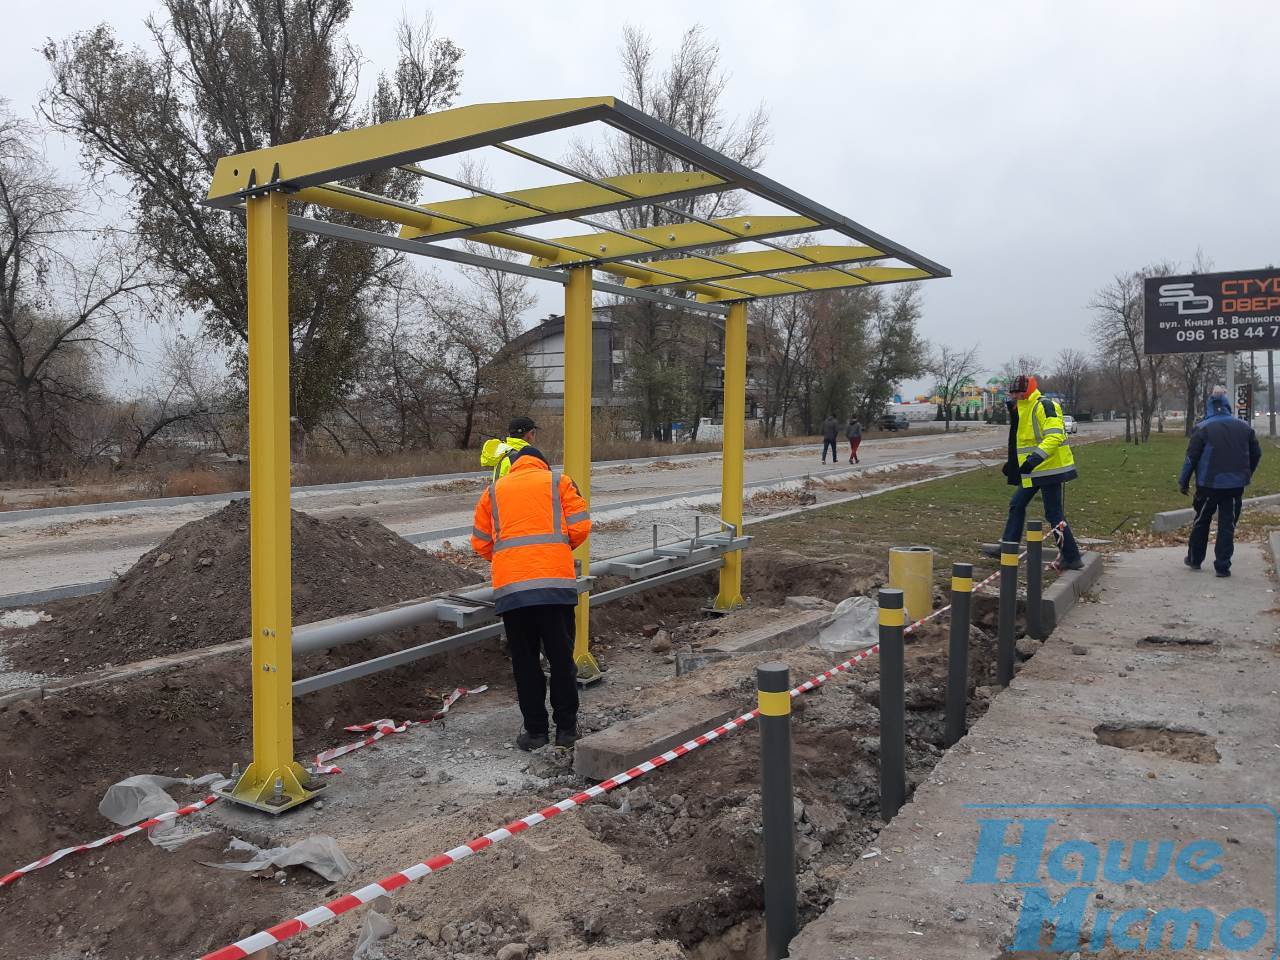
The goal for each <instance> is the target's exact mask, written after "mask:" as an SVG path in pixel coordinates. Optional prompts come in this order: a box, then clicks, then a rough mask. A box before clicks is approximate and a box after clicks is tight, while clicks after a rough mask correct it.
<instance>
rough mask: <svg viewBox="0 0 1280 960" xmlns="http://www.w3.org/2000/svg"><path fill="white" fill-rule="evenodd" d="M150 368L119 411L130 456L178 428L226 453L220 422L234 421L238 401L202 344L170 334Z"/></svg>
mask: <svg viewBox="0 0 1280 960" xmlns="http://www.w3.org/2000/svg"><path fill="white" fill-rule="evenodd" d="M154 366H155V371H156V375H155V377H154V378H153V379H152V381H151V382H150V383H149V384H147V385H146V387H145V388H144V390H143V392H142V395H141V396H140V397H138V398H137V399H135V400H134V401H133V402H131V403H129V404H127V405H126V407H125V409H124V412H123V417H122V420H123V423H122V431H123V433H124V434H125V435H126V436H127V438H128V442H129V443H131V444H132V452H131V456H132V457H133V459H135V460H136V459H138V458H139V457H140V456H142V454H143V453H144V452H145V450H146V449H147V447H148V446H149V445H150V444H151V443H152V442H153V441H155V440H157V439H161V438H163V437H165V436H166V435H167V434H170V433H172V432H173V431H172V429H171V428H174V427H178V426H182V427H184V428H185V429H186V431H187V432H188V436H189V437H193V438H195V439H198V440H200V441H203V442H208V441H213V442H215V443H217V445H218V446H219V447H220V448H221V449H222V452H223V453H228V454H229V453H231V446H230V443H229V439H228V432H229V431H228V429H227V426H228V425H227V424H226V423H225V421H226V420H227V418H229V417H230V418H232V419H240V418H241V417H242V416H243V414H244V405H243V403H242V402H241V398H240V397H239V396H237V394H238V393H239V391H237V390H236V389H235V388H234V386H233V385H232V384H231V383H229V382H228V378H227V377H226V376H220V375H218V373H217V372H216V371H215V369H214V366H213V363H211V362H210V358H209V355H208V347H207V345H206V344H203V343H201V342H199V341H197V340H195V339H193V338H191V337H188V336H185V335H183V334H179V335H177V336H174V337H170V338H168V339H166V340H165V341H164V343H163V344H162V345H161V349H160V357H159V359H158V361H157V362H156V363H155V365H154Z"/></svg>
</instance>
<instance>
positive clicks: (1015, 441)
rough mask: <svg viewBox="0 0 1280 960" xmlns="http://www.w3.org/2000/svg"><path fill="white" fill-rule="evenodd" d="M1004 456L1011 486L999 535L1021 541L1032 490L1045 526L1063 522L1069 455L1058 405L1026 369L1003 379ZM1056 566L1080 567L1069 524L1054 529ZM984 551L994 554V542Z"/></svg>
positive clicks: (1071, 465)
mask: <svg viewBox="0 0 1280 960" xmlns="http://www.w3.org/2000/svg"><path fill="white" fill-rule="evenodd" d="M1009 395H1010V397H1012V398H1013V399H1011V400H1010V401H1008V403H1007V406H1008V408H1009V456H1008V459H1007V460H1006V462H1005V465H1004V468H1003V471H1004V475H1005V479H1006V480H1007V481H1008V482H1009V484H1010V485H1012V486H1015V487H1017V488H1018V489H1017V490H1016V491H1015V492H1014V494H1013V497H1012V499H1010V501H1009V518H1008V520H1007V521H1006V522H1005V525H1004V534H1003V535H1002V536H1001V539H1002V540H1006V541H1009V542H1010V543H1021V542H1022V532H1023V530H1025V529H1026V526H1027V506H1028V505H1029V504H1030V503H1031V500H1032V499H1033V498H1034V497H1035V495H1036V494H1037V493H1039V494H1040V499H1041V501H1042V502H1043V504H1044V517H1045V520H1047V521H1048V522H1049V526H1050V527H1051V528H1054V529H1057V528H1058V526H1059V524H1065V522H1066V519H1067V517H1066V507H1065V503H1064V497H1063V489H1062V487H1063V484H1065V483H1067V482H1068V481H1070V480H1074V479H1075V478H1076V477H1077V476H1078V474H1077V473H1076V463H1075V457H1074V456H1073V455H1072V453H1071V447H1070V446H1068V444H1067V430H1066V427H1065V426H1064V425H1063V423H1062V407H1061V406H1059V405H1058V404H1057V403H1056V402H1054V401H1053V400H1050V399H1049V398H1048V397H1044V396H1041V394H1040V387H1039V385H1038V384H1037V383H1036V378H1035V377H1033V376H1030V375H1027V374H1020V375H1019V376H1016V377H1014V378H1013V379H1012V380H1011V381H1010V383H1009ZM1059 536H1060V542H1059V552H1058V561H1057V562H1058V565H1059V569H1064V570H1080V569H1082V568H1083V567H1084V562H1083V561H1082V560H1081V558H1080V547H1079V546H1078V545H1077V544H1076V538H1075V537H1074V536H1072V534H1071V528H1070V527H1068V526H1063V527H1062V529H1061V533H1060V535H1059ZM982 552H983V553H984V554H986V555H987V556H992V557H995V556H999V555H1000V546H999V544H994V545H993V544H987V545H984V546H983V548H982Z"/></svg>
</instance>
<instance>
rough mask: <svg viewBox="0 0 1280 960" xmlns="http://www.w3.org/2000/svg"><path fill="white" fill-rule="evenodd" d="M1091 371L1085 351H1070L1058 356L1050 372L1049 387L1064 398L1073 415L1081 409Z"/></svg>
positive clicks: (1047, 380) (1047, 381)
mask: <svg viewBox="0 0 1280 960" xmlns="http://www.w3.org/2000/svg"><path fill="white" fill-rule="evenodd" d="M1090 369H1091V366H1090V363H1089V358H1088V356H1086V355H1085V353H1084V352H1083V351H1080V350H1070V349H1068V350H1063V351H1061V352H1059V353H1058V354H1057V355H1056V357H1055V358H1054V364H1053V369H1052V370H1050V371H1048V374H1049V375H1048V377H1047V379H1046V383H1047V385H1048V386H1049V387H1050V388H1051V389H1052V390H1053V392H1054V393H1057V394H1059V395H1060V396H1061V397H1062V399H1063V400H1064V401H1065V403H1066V408H1067V409H1068V410H1070V411H1071V412H1072V413H1075V412H1077V411H1078V409H1079V407H1080V401H1081V398H1082V396H1083V395H1084V388H1085V383H1086V382H1087V380H1088V377H1089V371H1090Z"/></svg>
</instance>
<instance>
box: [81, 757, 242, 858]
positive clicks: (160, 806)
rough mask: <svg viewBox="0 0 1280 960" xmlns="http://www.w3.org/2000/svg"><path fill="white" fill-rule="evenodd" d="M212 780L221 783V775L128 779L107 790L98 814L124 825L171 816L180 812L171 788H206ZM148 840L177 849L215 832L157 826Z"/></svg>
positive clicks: (175, 825)
mask: <svg viewBox="0 0 1280 960" xmlns="http://www.w3.org/2000/svg"><path fill="white" fill-rule="evenodd" d="M210 778H213V779H215V780H221V779H222V778H221V775H220V774H216V773H215V774H209V775H208V776H205V777H201V778H200V780H198V781H193V780H191V779H190V778H185V777H166V776H162V775H159V774H151V773H143V774H139V775H137V776H133V777H126V778H125V779H123V780H121V781H120V782H119V783H113V784H112V785H111V786H109V787H107V792H106V793H105V794H103V796H102V800H101V801H100V802H99V803H98V812H99V813H100V814H102V815H103V816H104V817H106V818H107V819H108V820H110V821H111V822H112V823H118V824H120V825H121V826H127V825H129V824H134V823H137V822H138V821H139V820H150V819H151V818H152V817H155V816H159V815H160V814H162V813H172V812H173V811H174V810H177V809H178V801H176V800H174V799H173V797H171V796H169V792H168V788H169V787H172V786H173V785H174V784H178V783H181V784H185V785H187V786H191V785H193V784H198V785H203V784H204V782H207V781H210ZM146 832H147V839H148V840H150V841H151V842H152V843H153V844H155V845H156V846H157V847H162V848H163V849H165V850H174V849H176V848H178V847H180V846H182V845H183V844H184V843H188V842H190V841H192V840H195V839H196V838H197V837H204V836H208V835H209V834H210V833H212V832H213V831H212V830H202V829H200V828H198V827H195V826H192V825H191V824H189V823H178V822H176V821H170V822H169V823H158V824H156V825H155V826H154V827H149V828H148V829H147V831H146Z"/></svg>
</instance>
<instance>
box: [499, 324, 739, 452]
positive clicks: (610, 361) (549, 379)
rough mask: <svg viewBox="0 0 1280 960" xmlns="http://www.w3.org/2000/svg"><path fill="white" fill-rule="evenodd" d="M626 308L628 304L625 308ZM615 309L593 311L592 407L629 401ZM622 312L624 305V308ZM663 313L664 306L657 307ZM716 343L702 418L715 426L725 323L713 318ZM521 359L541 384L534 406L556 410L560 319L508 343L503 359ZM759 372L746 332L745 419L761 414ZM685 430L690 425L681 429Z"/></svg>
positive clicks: (560, 399) (559, 404)
mask: <svg viewBox="0 0 1280 960" xmlns="http://www.w3.org/2000/svg"><path fill="white" fill-rule="evenodd" d="M627 306H629V305H627ZM618 309H619V308H618V307H615V306H604V307H597V308H596V309H594V310H593V311H592V312H591V405H592V406H593V407H597V408H602V407H615V408H617V407H623V406H625V405H626V403H627V397H626V393H625V391H626V372H627V354H628V349H627V347H628V345H627V342H626V336H625V333H624V329H623V328H622V326H621V325H619V324H618V323H616V322H615V320H614V314H615V312H616V311H617V310H618ZM624 309H625V306H624ZM659 309H667V308H659ZM714 331H715V333H714V336H715V342H714V343H712V344H711V348H710V358H709V359H708V367H709V368H710V369H709V370H708V372H707V377H706V392H707V396H706V397H705V398H704V409H705V410H706V411H707V413H708V414H709V416H708V417H707V418H705V419H706V420H710V421H712V422H713V423H719V420H720V417H721V414H722V412H723V400H724V322H723V320H722V319H720V318H719V317H716V318H714ZM512 354H516V355H518V356H520V357H522V358H523V359H524V361H525V363H526V364H527V365H528V366H529V369H530V370H531V371H532V372H533V374H534V376H535V377H536V378H537V379H538V382H539V383H540V385H541V392H540V394H539V396H538V398H537V400H535V402H534V405H535V407H536V408H540V409H545V410H550V411H553V412H557V413H558V412H559V411H560V410H561V409H562V408H563V405H564V316H563V315H560V314H552V315H551V316H549V317H547V318H546V319H545V320H543V321H542V322H540V323H539V324H538V325H537V326H534V327H531V328H529V329H528V330H526V331H525V332H524V333H522V334H520V336H518V337H516V338H515V339H514V340H512V341H511V342H510V343H509V344H507V346H506V347H505V348H504V350H503V355H504V356H510V355H512ZM762 371H763V356H762V355H761V354H760V352H759V349H758V347H757V345H756V343H755V338H754V337H752V336H751V335H750V332H748V338H747V419H749V420H750V419H754V418H756V417H758V416H759V404H758V402H757V396H758V383H759V381H758V380H757V374H758V373H760V372H762ZM683 427H684V429H688V425H683Z"/></svg>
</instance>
